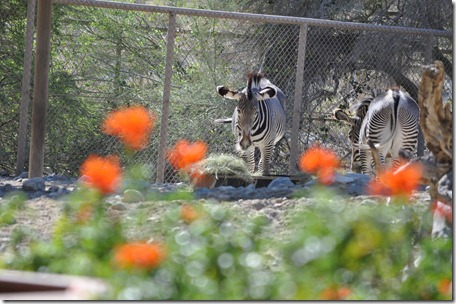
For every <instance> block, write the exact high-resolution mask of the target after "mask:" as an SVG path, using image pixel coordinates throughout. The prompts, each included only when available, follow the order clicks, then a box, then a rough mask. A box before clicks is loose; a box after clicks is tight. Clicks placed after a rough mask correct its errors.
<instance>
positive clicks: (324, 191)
mask: <svg viewBox="0 0 456 304" xmlns="http://www.w3.org/2000/svg"><path fill="white" fill-rule="evenodd" d="M141 112H142V113H144V112H143V111H141ZM120 113H124V112H120ZM128 117H136V116H135V115H133V116H128V115H127V116H123V114H122V115H121V118H122V119H120V120H119V121H120V122H122V123H123V122H124V119H127V118H128ZM141 117H142V116H141ZM115 121H116V120H113V121H111V122H110V123H115ZM147 121H148V120H147V119H146V120H145V123H146V124H148V122H147ZM127 125H128V123H127ZM133 126H135V128H133V129H134V130H137V129H136V126H137V125H136V123H134V124H133ZM112 127H113V128H114V129H115V130H117V127H118V126H116V125H114V126H112ZM139 129H140V130H142V131H143V132H144V133H143V134H146V133H147V132H149V131H150V130H149V128H148V127H146V128H142V127H141V128H139ZM129 130H130V129H129ZM119 134H120V133H119ZM122 134H123V133H122ZM125 134H130V133H129V132H127V133H125ZM125 136H127V137H128V135H121V138H122V139H125ZM135 138H136V137H135ZM139 138H141V140H139V141H138V143H141V144H140V145H138V146H136V147H142V146H143V145H144V144H145V143H144V141H143V137H139ZM126 144H128V145H130V144H131V142H130V143H129V142H126ZM206 151H207V145H206V144H205V143H202V142H197V143H193V144H190V143H189V142H188V141H181V142H179V143H178V144H176V146H175V147H174V149H173V150H171V152H170V153H169V154H168V157H169V158H168V159H169V161H170V162H171V163H172V164H174V165H175V166H176V168H177V169H181V170H183V171H185V172H187V171H188V170H190V169H189V168H192V167H193V166H194V164H195V163H196V162H198V161H200V160H202V159H203V158H204V157H205V155H206ZM301 167H302V169H304V170H307V171H308V172H312V173H314V174H317V176H318V178H319V179H320V182H321V183H323V184H326V183H330V182H331V181H332V178H333V174H334V170H335V169H336V168H337V167H338V159H337V158H336V157H335V155H334V154H333V153H332V152H331V151H328V150H325V149H322V148H319V147H316V148H315V149H311V150H310V151H308V153H305V154H304V155H303V157H302V158H301ZM125 172H127V174H126V173H125ZM188 172H190V173H191V172H192V171H191V170H190V171H188ZM81 175H82V176H83V178H81V180H82V183H80V184H79V185H78V188H77V189H76V190H75V191H74V192H73V193H72V194H71V195H69V196H68V197H67V199H66V201H65V202H63V212H62V216H61V218H60V219H59V220H58V221H57V223H56V225H55V227H54V231H53V235H52V238H51V239H50V240H34V241H32V242H31V243H30V244H29V246H28V247H26V248H24V249H17V248H11V250H10V251H8V252H7V253H6V254H3V255H2V256H0V266H1V267H3V268H10V269H16V270H32V271H40V272H55V273H65V274H75V275H84V276H96V277H100V278H103V279H104V280H105V281H106V282H107V283H108V284H109V287H110V288H109V290H108V292H107V293H106V294H102V295H99V299H104V300H107V299H120V300H404V299H406V300H442V299H444V300H448V299H451V288H450V287H449V285H451V283H449V282H451V281H452V272H451V260H450V258H451V252H452V251H451V250H452V240H451V239H439V240H430V239H429V238H427V237H426V236H424V237H421V238H419V237H418V235H419V227H420V216H419V215H418V214H417V213H416V212H415V209H414V208H413V205H411V204H392V205H384V204H362V205H358V206H353V205H350V203H348V202H347V201H345V200H344V199H343V198H342V197H338V196H337V194H336V193H335V192H332V190H330V189H328V188H327V187H324V186H322V185H318V187H315V188H314V189H311V190H309V193H310V196H311V197H313V198H314V200H315V202H314V203H313V204H309V205H308V206H307V207H306V208H305V209H303V210H301V211H299V212H296V213H295V214H294V221H293V222H292V223H291V224H289V226H287V227H286V228H287V230H288V233H287V234H285V235H283V234H278V235H274V234H273V235H270V234H269V235H267V234H266V233H265V231H266V230H268V229H271V223H270V221H271V220H270V219H268V218H266V217H265V216H256V217H251V216H249V215H247V214H243V213H241V214H239V213H235V212H233V211H230V209H227V208H225V207H222V205H219V204H217V203H215V202H212V201H206V202H195V201H194V200H192V199H191V197H188V196H181V195H180V194H179V192H177V194H173V196H172V198H174V199H175V200H174V201H173V202H169V204H168V206H167V208H166V211H165V212H162V213H160V214H158V215H157V218H156V219H155V220H154V221H153V222H151V221H138V225H137V227H134V228H135V229H136V231H142V230H144V229H145V228H146V227H145V225H153V226H154V230H153V231H154V232H153V233H150V234H149V235H146V236H144V235H141V237H140V236H139V235H138V234H134V235H132V236H130V237H127V235H128V233H127V232H128V231H127V227H129V225H130V226H131V225H132V223H135V221H132V219H131V218H129V216H130V215H131V214H127V215H125V214H123V215H124V216H123V217H121V216H119V212H116V211H114V210H112V209H111V208H109V207H108V203H107V198H108V197H109V195H111V194H113V193H116V192H117V191H119V187H120V185H121V184H122V182H121V179H125V178H129V179H135V178H136V179H141V178H143V175H142V174H137V172H136V171H133V174H132V175H131V173H130V171H128V170H125V171H124V172H122V169H121V168H120V164H119V162H118V160H117V159H116V158H113V157H108V158H103V157H98V156H91V157H89V158H88V159H87V160H86V162H85V163H84V164H83V166H82V168H81ZM401 178H402V177H401ZM400 180H406V179H400ZM136 184H137V183H134V182H130V183H128V185H136ZM412 188H413V187H412V186H410V187H407V191H409V189H412ZM410 191H411V190H410ZM407 193H408V192H407ZM389 194H390V193H389ZM148 198H149V200H154V199H155V200H159V199H163V197H162V196H148ZM404 199H405V200H407V199H408V197H406V198H404ZM21 202H23V201H22V200H20V199H18V197H11V198H9V199H8V201H7V202H6V203H5V202H2V206H21ZM3 204H5V205H3ZM233 204H234V203H233ZM138 208H139V207H138ZM2 210H3V209H2ZM436 212H441V211H436ZM145 213H146V210H145V209H142V208H141V209H140V211H139V212H138V213H136V214H141V216H144V214H145ZM152 215H154V216H155V215H156V214H152ZM145 216H146V217H147V216H151V215H150V214H145ZM272 229H274V227H272ZM269 231H270V230H269ZM416 245H419V248H418V249H417V246H416ZM417 250H419V252H420V254H421V255H420V256H421V258H422V260H421V263H420V264H419V265H418V266H417V267H414V268H413V269H411V270H410V271H409V273H408V277H407V278H406V279H405V280H404V279H403V277H404V276H403V275H404V273H403V269H404V266H405V265H409V264H410V260H411V257H413V256H414V253H415V251H417ZM417 286H418V288H417Z"/></svg>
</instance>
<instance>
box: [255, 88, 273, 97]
mask: <svg viewBox="0 0 456 304" xmlns="http://www.w3.org/2000/svg"><path fill="white" fill-rule="evenodd" d="M258 94H259V95H260V96H261V99H269V98H272V97H274V96H276V94H277V90H276V89H274V88H273V87H266V88H264V89H263V90H261V91H260V92H259V93H258Z"/></svg>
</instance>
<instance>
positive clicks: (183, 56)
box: [37, 0, 452, 182]
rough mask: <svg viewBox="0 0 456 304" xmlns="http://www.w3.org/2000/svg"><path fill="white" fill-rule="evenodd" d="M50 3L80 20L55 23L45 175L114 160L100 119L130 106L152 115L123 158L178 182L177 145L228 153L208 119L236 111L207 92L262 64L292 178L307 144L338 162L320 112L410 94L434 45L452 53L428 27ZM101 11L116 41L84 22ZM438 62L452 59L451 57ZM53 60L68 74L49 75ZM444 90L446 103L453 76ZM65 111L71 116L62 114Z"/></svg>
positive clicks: (338, 140) (336, 127) (285, 168)
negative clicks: (192, 143)
mask: <svg viewBox="0 0 456 304" xmlns="http://www.w3.org/2000/svg"><path fill="white" fill-rule="evenodd" d="M53 3H54V4H59V5H62V4H63V5H64V6H60V8H59V9H67V10H76V12H77V14H76V15H77V16H81V17H80V18H79V19H77V18H74V19H69V20H68V21H67V22H66V23H64V24H65V26H66V27H65V31H66V34H67V35H68V36H65V37H55V38H54V39H53V41H58V43H56V44H54V45H53V46H52V47H53V50H54V52H55V53H56V54H58V55H57V56H54V57H53V58H51V65H50V66H51V69H50V71H49V73H50V81H49V107H48V112H47V116H48V120H47V129H46V136H47V137H46V139H47V141H46V150H45V157H44V162H45V166H46V167H50V168H51V170H52V171H54V172H57V173H61V172H66V173H67V174H72V175H74V174H77V173H78V172H77V168H78V167H79V165H80V163H81V162H82V161H83V159H85V157H87V155H88V154H91V153H98V154H109V153H121V149H122V148H121V146H120V145H119V143H118V142H117V141H116V140H115V139H113V138H109V137H107V136H106V135H103V134H101V133H100V131H99V124H100V121H101V120H102V118H103V116H104V115H105V114H106V113H107V112H108V111H109V110H111V109H113V108H116V107H118V106H119V105H125V104H131V103H140V104H144V105H146V106H147V107H149V108H150V109H152V110H153V111H154V112H156V113H157V114H158V116H159V122H158V124H157V130H156V132H155V133H154V135H153V137H152V138H151V143H150V145H149V146H148V147H147V148H146V149H145V150H144V151H141V152H139V153H137V154H136V155H135V156H134V158H132V159H127V158H126V157H125V158H124V161H125V162H133V163H148V164H150V170H151V174H153V176H155V177H156V180H157V181H158V182H163V181H167V182H176V181H178V180H180V177H179V175H178V174H176V172H174V171H173V170H172V169H171V168H169V166H168V164H167V162H166V160H165V154H166V153H165V152H166V149H168V148H169V147H170V146H171V145H173V144H174V143H175V141H176V140H177V139H179V138H188V139H189V140H196V139H203V140H205V141H206V142H208V144H209V147H210V152H211V153H234V137H233V135H232V134H231V131H230V128H228V127H227V126H223V125H214V124H212V122H213V120H214V119H216V118H224V117H230V116H231V114H232V111H233V109H234V104H233V103H231V102H230V101H228V100H223V99H222V98H221V97H219V96H218V95H217V94H216V92H215V87H216V86H217V85H228V86H231V87H233V86H234V87H236V86H238V87H240V86H243V85H244V84H245V78H246V75H247V72H248V71H258V70H260V69H261V70H262V71H263V73H264V74H265V75H266V76H267V77H268V78H269V79H270V80H271V81H272V82H273V83H275V84H276V85H278V86H279V87H280V88H281V89H282V90H283V91H284V92H285V94H286V96H287V102H286V111H287V119H288V131H287V133H286V135H285V138H284V139H283V140H282V141H281V142H279V143H278V145H277V147H276V152H275V155H274V159H273V166H272V170H273V171H272V172H273V173H275V174H296V172H297V167H296V161H297V159H298V156H299V153H301V152H302V151H304V150H305V149H306V148H307V147H308V146H309V145H310V144H312V143H313V142H316V141H319V142H321V143H323V144H325V145H328V146H331V147H332V148H333V149H335V150H336V151H337V152H338V153H339V154H340V156H341V157H342V158H344V157H345V158H346V156H347V153H349V151H350V149H351V148H350V144H349V143H348V140H347V137H346V135H347V130H346V127H345V126H343V125H341V124H339V123H338V122H334V121H330V120H324V119H323V117H324V116H325V115H327V114H328V113H331V112H332V110H333V109H334V108H335V107H337V106H339V105H340V104H343V105H349V104H350V102H352V101H353V100H355V99H356V98H359V97H360V96H361V95H363V94H367V93H370V92H372V91H375V90H380V91H381V90H382V89H384V88H385V87H387V86H389V85H401V86H402V87H403V88H404V89H405V90H407V91H408V92H409V93H410V94H411V95H412V97H414V98H416V97H417V96H416V94H417V85H418V82H419V79H420V75H421V74H420V71H421V66H422V64H424V63H429V62H430V61H431V60H432V56H433V54H432V51H433V48H434V46H438V45H439V46H442V45H443V46H445V47H446V48H447V49H451V48H452V46H451V45H452V40H451V39H452V33H450V32H447V31H439V30H431V29H417V28H405V27H397V26H381V25H373V24H361V23H347V22H339V21H331V20H321V19H312V18H298V17H286V16H273V15H259V14H246V13H234V12H223V11H211V10H196V9H186V8H174V7H165V6H152V5H146V4H133V3H123V2H110V1H96V0H53ZM54 7H55V6H54ZM106 9H109V10H106ZM116 11H119V12H120V11H124V12H126V13H128V15H122V14H120V13H119V14H117V13H116ZM106 12H109V13H110V18H109V20H111V22H112V24H111V26H114V25H115V26H117V27H119V28H120V29H122V30H119V28H117V30H118V31H112V33H114V32H115V33H116V35H117V34H118V33H121V35H117V36H115V35H112V36H110V35H111V34H112V33H111V32H110V31H109V30H108V25H107V24H106V25H105V26H106V29H105V28H104V27H103V28H102V27H94V26H92V23H93V24H97V21H98V19H99V18H98V16H101V15H103V13H106ZM85 16H88V17H87V18H86V19H84V17H85ZM89 16H90V18H89ZM100 18H101V17H100ZM104 30H105V31H104ZM103 35H104V36H103ZM132 35H134V37H132ZM75 37H78V38H79V39H81V38H82V39H84V40H83V41H85V42H87V43H86V44H84V43H83V44H81V42H80V40H77V39H75ZM133 38H134V39H133ZM37 39H38V40H39V39H40V37H37ZM126 41H128V42H129V44H128V45H126ZM385 46H394V47H385ZM444 55H445V56H446V58H447V59H448V60H449V62H452V52H451V53H448V54H444ZM127 63H128V64H127ZM62 65H65V67H66V72H65V73H62V70H61V69H56V68H53V67H58V66H62ZM62 88H64V90H63V89H62ZM445 90H446V94H447V96H451V94H452V91H451V90H452V83H451V80H450V79H448V80H447V83H446V85H445ZM70 115H75V116H76V117H78V119H76V118H74V119H73V120H71V123H68V119H67V120H64V119H63V118H64V117H65V118H68V117H69V116H70ZM65 123H67V125H65ZM158 129H159V130H158ZM56 138H59V139H60V140H57V141H56V140H55V139H56Z"/></svg>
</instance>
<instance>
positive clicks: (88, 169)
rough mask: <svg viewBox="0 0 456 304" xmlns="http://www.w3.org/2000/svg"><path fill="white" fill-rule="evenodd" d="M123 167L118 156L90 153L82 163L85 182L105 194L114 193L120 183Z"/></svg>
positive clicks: (82, 174)
mask: <svg viewBox="0 0 456 304" xmlns="http://www.w3.org/2000/svg"><path fill="white" fill-rule="evenodd" d="M121 175H122V169H121V168H120V163H119V160H118V158H116V157H114V156H109V157H106V158H103V157H100V156H97V155H90V156H89V157H88V158H87V159H86V160H85V161H84V163H83V164H82V165H81V176H82V177H83V181H84V183H85V184H87V185H88V186H91V187H95V188H97V189H98V190H100V191H101V193H103V194H108V193H112V192H114V191H115V189H116V187H117V186H118V185H119V183H120V179H121Z"/></svg>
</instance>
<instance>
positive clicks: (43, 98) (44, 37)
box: [29, 0, 52, 177]
mask: <svg viewBox="0 0 456 304" xmlns="http://www.w3.org/2000/svg"><path fill="white" fill-rule="evenodd" d="M51 11H52V0H38V18H37V19H38V20H37V31H36V54H35V80H34V89H33V109H32V137H31V140H30V157H29V177H42V176H43V164H44V138H45V131H46V114H47V113H46V112H47V104H48V78H49V57H50V44H51V42H50V41H51Z"/></svg>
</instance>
